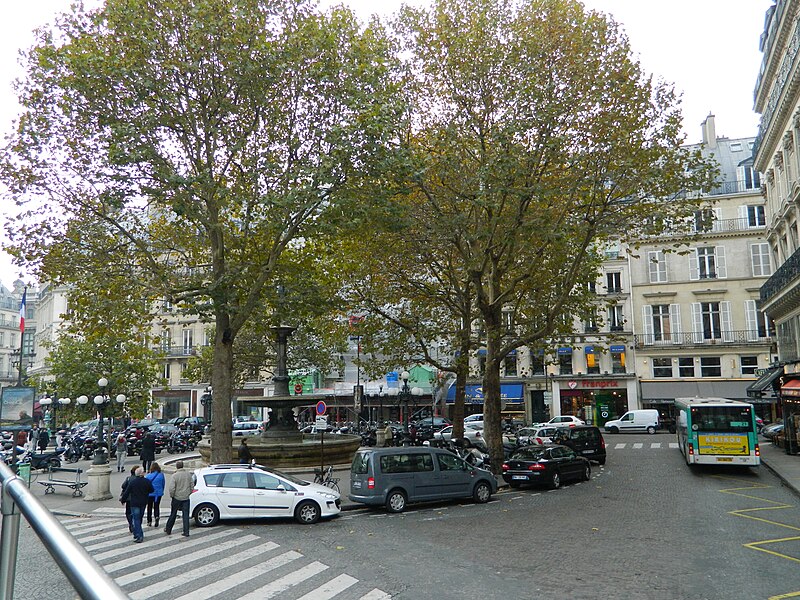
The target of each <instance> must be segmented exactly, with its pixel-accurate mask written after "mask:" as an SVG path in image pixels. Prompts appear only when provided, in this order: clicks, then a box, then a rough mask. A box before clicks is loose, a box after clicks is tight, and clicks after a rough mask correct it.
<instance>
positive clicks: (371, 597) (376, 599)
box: [358, 588, 391, 600]
mask: <svg viewBox="0 0 800 600" xmlns="http://www.w3.org/2000/svg"><path fill="white" fill-rule="evenodd" d="M358 600H391V596H390V595H389V594H387V593H386V592H384V591H381V590H379V589H378V588H375V589H374V590H372V591H371V592H369V593H367V594H364V595H363V596H361V598H359V599H358Z"/></svg>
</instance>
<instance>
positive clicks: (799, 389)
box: [781, 379, 800, 398]
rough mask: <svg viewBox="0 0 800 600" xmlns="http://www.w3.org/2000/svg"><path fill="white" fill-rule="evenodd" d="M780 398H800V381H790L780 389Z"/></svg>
mask: <svg viewBox="0 0 800 600" xmlns="http://www.w3.org/2000/svg"><path fill="white" fill-rule="evenodd" d="M781 395H782V396H791V397H792V398H799V397H800V379H790V380H789V381H787V382H786V383H784V384H783V387H781Z"/></svg>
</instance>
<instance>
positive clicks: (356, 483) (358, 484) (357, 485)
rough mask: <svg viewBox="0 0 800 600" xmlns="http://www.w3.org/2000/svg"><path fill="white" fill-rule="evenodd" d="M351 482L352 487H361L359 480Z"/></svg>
mask: <svg viewBox="0 0 800 600" xmlns="http://www.w3.org/2000/svg"><path fill="white" fill-rule="evenodd" d="M352 483H353V487H354V488H360V487H361V482H360V481H353V482H352Z"/></svg>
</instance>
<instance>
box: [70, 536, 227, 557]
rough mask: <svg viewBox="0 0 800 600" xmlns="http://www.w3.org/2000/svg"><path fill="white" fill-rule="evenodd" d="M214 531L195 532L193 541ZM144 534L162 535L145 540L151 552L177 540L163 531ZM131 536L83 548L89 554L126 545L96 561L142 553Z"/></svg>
mask: <svg viewBox="0 0 800 600" xmlns="http://www.w3.org/2000/svg"><path fill="white" fill-rule="evenodd" d="M179 529H180V528H179ZM212 531H213V530H211V531H209V530H208V529H201V530H200V531H195V532H194V533H193V534H192V538H193V539H197V538H198V537H199V538H203V537H205V536H206V535H209V534H210V533H211V532H212ZM237 531H238V530H237ZM144 532H145V534H147V533H148V532H150V533H153V534H157V533H160V534H161V536H160V537H159V536H150V535H148V536H147V537H145V538H144V542H145V544H146V547H147V549H148V550H150V549H151V548H152V547H153V546H160V545H161V544H166V543H167V542H172V541H174V539H175V538H174V537H170V536H168V535H166V534H164V532H163V531H162V530H161V529H149V530H144ZM130 535H131V534H130V533H128V534H127V536H126V537H125V538H124V539H119V540H108V541H105V542H100V543H98V544H91V545H89V546H84V547H83V548H84V550H86V551H87V552H94V551H95V550H102V549H103V548H114V546H120V545H124V547H122V548H114V549H113V550H109V551H108V552H101V553H100V554H95V555H93V556H94V559H95V560H104V559H106V558H111V557H112V556H120V555H122V554H130V553H131V552H141V551H142V547H141V546H134V545H133V544H132V543H131V541H132V540H131V538H130V537H128V536H130Z"/></svg>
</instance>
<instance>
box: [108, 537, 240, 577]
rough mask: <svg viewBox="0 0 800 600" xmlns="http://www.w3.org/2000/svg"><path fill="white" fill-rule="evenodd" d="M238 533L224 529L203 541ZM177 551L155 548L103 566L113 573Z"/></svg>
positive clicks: (170, 548)
mask: <svg viewBox="0 0 800 600" xmlns="http://www.w3.org/2000/svg"><path fill="white" fill-rule="evenodd" d="M236 533H238V530H236V531H233V530H230V529H228V530H223V531H220V532H219V533H214V534H212V535H209V536H207V537H206V538H205V540H203V541H206V542H210V541H211V540H212V539H219V538H224V537H228V536H230V535H235V534H236ZM175 551H176V549H175V548H173V547H172V546H170V547H169V548H161V549H159V550H154V551H152V552H145V553H143V554H139V555H137V556H134V557H133V558H126V559H124V560H119V561H117V562H115V563H111V564H108V565H103V568H104V569H105V570H106V572H107V573H113V572H115V571H119V570H121V569H125V568H127V567H132V566H134V565H137V564H139V563H143V562H147V561H151V560H153V559H156V558H161V557H162V556H166V555H167V554H172V553H174V552H175Z"/></svg>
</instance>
